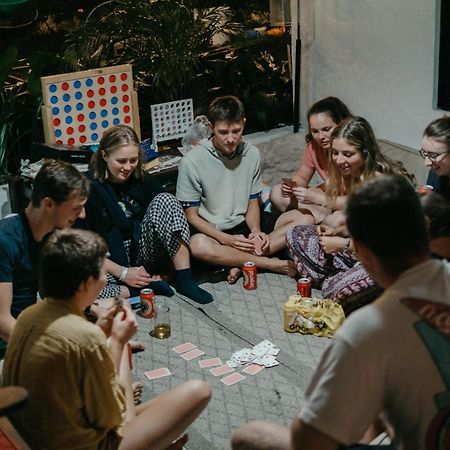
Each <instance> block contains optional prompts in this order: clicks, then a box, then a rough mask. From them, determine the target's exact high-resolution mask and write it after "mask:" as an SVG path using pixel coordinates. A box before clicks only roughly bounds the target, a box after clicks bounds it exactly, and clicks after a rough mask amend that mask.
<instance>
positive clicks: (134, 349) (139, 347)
mask: <svg viewBox="0 0 450 450" xmlns="http://www.w3.org/2000/svg"><path fill="white" fill-rule="evenodd" d="M129 344H130V347H131V353H139V352H143V351H144V350H145V345H144V344H143V343H142V342H139V341H129Z"/></svg>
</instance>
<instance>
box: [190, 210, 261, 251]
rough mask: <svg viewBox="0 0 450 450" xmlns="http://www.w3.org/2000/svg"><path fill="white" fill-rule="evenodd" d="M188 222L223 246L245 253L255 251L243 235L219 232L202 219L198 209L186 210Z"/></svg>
mask: <svg viewBox="0 0 450 450" xmlns="http://www.w3.org/2000/svg"><path fill="white" fill-rule="evenodd" d="M185 214H186V219H187V221H188V222H189V223H190V224H191V225H192V226H193V227H194V228H196V229H197V230H198V231H199V232H200V233H203V234H206V235H207V236H209V237H211V238H213V239H215V240H216V241H217V242H219V243H220V244H222V245H227V246H229V247H234V248H236V249H238V250H242V251H244V252H251V251H252V250H253V249H254V246H253V243H252V242H251V241H250V240H249V239H247V238H246V237H244V236H243V235H231V234H227V233H224V232H223V231H220V230H218V229H217V228H216V227H214V226H212V225H211V224H210V223H209V222H208V221H206V220H205V219H203V218H202V217H200V215H199V214H198V208H197V207H189V208H186V209H185Z"/></svg>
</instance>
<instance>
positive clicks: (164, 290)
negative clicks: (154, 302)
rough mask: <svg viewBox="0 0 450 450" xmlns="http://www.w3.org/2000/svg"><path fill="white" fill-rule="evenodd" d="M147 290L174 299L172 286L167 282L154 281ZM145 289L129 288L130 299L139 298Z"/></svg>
mask: <svg viewBox="0 0 450 450" xmlns="http://www.w3.org/2000/svg"><path fill="white" fill-rule="evenodd" d="M145 287H146V288H150V289H151V290H152V291H153V292H154V293H155V295H164V296H165V297H172V295H174V292H173V290H172V288H171V287H170V284H169V283H168V282H167V281H164V280H159V281H152V282H151V283H150V284H149V285H148V286H145ZM142 289H143V288H133V287H130V286H128V290H129V291H130V297H137V296H138V295H139V294H140V292H141V290H142Z"/></svg>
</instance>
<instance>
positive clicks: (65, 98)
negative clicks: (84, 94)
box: [63, 94, 70, 102]
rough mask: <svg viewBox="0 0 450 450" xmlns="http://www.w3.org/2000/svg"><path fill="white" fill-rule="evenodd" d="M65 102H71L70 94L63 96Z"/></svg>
mask: <svg viewBox="0 0 450 450" xmlns="http://www.w3.org/2000/svg"><path fill="white" fill-rule="evenodd" d="M63 100H64V101H65V102H68V101H69V100H70V95H69V94H64V95H63Z"/></svg>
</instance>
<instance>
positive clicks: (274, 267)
mask: <svg viewBox="0 0 450 450" xmlns="http://www.w3.org/2000/svg"><path fill="white" fill-rule="evenodd" d="M191 251H192V254H193V255H194V257H196V258H198V259H201V260H203V261H205V262H208V263H211V264H217V265H222V266H228V267H242V266H243V264H244V263H246V262H247V261H251V262H253V263H255V265H256V267H257V268H259V269H263V270H268V271H270V272H276V273H282V274H286V275H289V276H291V277H294V276H295V274H296V270H295V265H294V262H293V261H290V260H289V261H284V260H280V259H278V258H268V257H267V256H256V255H253V254H252V253H247V252H243V251H241V250H237V249H235V248H233V247H228V246H227V245H222V244H220V243H219V242H217V241H216V240H215V239H212V238H210V237H209V236H206V235H205V234H201V233H198V234H196V235H194V236H192V239H191Z"/></svg>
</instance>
